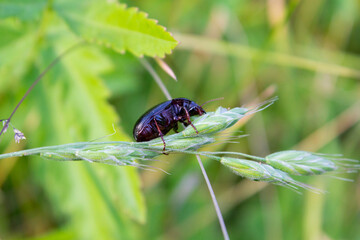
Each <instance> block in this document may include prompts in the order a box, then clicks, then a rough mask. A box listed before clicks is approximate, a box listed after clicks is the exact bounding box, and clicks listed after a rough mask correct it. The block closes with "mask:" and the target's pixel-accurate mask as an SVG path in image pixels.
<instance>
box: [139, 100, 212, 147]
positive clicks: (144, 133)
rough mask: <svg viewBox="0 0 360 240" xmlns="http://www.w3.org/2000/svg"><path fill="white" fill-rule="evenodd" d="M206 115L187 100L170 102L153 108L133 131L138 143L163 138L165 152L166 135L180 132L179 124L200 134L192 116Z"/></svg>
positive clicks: (141, 118)
mask: <svg viewBox="0 0 360 240" xmlns="http://www.w3.org/2000/svg"><path fill="white" fill-rule="evenodd" d="M205 113H206V112H205V110H204V109H203V108H202V107H201V106H199V105H198V104H196V103H195V102H194V101H191V100H189V99H187V98H175V99H172V100H168V101H166V102H163V103H160V104H158V105H156V106H155V107H153V108H151V109H150V110H148V111H147V112H145V113H144V114H143V115H142V116H141V117H140V118H139V119H138V120H137V122H136V123H135V126H134V129H133V136H134V139H135V141H137V142H146V141H150V140H152V139H154V138H158V137H161V140H162V141H163V143H164V148H163V151H165V147H166V143H165V140H164V137H163V136H164V135H166V134H167V133H168V132H169V131H170V130H171V129H174V131H175V132H178V131H177V130H178V122H181V123H183V124H184V125H185V126H188V125H191V126H192V127H193V128H194V129H195V131H196V133H199V132H198V131H197V129H196V127H195V126H194V125H193V124H192V123H191V121H190V116H194V115H202V114H205Z"/></svg>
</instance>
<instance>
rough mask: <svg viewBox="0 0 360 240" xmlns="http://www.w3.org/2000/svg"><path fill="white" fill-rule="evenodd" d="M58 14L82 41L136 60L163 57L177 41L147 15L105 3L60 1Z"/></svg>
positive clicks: (57, 4)
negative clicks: (125, 53) (145, 57)
mask: <svg viewBox="0 0 360 240" xmlns="http://www.w3.org/2000/svg"><path fill="white" fill-rule="evenodd" d="M54 9H55V11H56V12H57V13H58V14H59V15H60V16H61V17H62V18H63V19H64V20H65V21H66V23H67V24H68V26H69V28H70V29H71V30H72V31H73V32H74V33H76V34H77V35H79V36H80V37H81V38H83V39H85V40H87V41H91V42H94V43H96V44H100V45H104V46H106V47H110V48H112V49H114V50H115V51H117V52H120V53H123V52H124V51H130V52H131V53H133V54H134V55H136V56H142V55H147V56H151V57H155V56H158V57H164V56H165V54H169V53H171V51H172V49H174V47H175V46H176V45H177V41H176V40H175V39H174V38H173V37H172V36H171V34H170V33H169V32H167V31H166V30H165V28H164V27H162V26H160V25H158V24H157V23H156V21H155V20H153V19H148V18H147V14H146V13H144V12H139V11H138V10H137V9H136V8H126V6H125V5H124V4H119V3H116V2H113V3H109V2H106V1H96V0H92V1H59V2H57V3H55V6H54Z"/></svg>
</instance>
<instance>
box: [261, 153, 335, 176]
mask: <svg viewBox="0 0 360 240" xmlns="http://www.w3.org/2000/svg"><path fill="white" fill-rule="evenodd" d="M265 159H266V161H265V162H266V163H267V164H269V165H271V166H273V167H275V168H277V169H280V170H282V171H284V172H287V173H289V174H293V175H319V174H323V173H325V172H330V171H335V170H337V169H338V166H336V164H335V162H334V161H335V160H330V159H328V158H327V157H326V155H317V154H315V153H310V152H305V151H295V150H289V151H281V152H276V153H273V154H270V155H268V156H266V157H265Z"/></svg>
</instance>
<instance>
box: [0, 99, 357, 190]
mask: <svg viewBox="0 0 360 240" xmlns="http://www.w3.org/2000/svg"><path fill="white" fill-rule="evenodd" d="M275 100H276V98H273V99H271V100H269V101H266V102H264V103H262V104H260V105H258V106H256V107H255V108H244V107H241V108H239V107H237V108H232V109H226V108H223V107H219V108H218V109H217V110H216V111H215V112H208V113H207V114H204V115H202V116H199V117H197V118H195V119H193V124H194V126H195V127H196V129H197V130H198V132H199V134H197V133H196V132H195V130H194V128H193V127H192V126H188V127H187V128H185V129H184V130H183V131H182V132H180V133H177V134H173V135H169V136H165V137H164V140H165V142H166V152H167V153H184V154H192V155H201V156H204V157H208V158H210V159H212V160H216V161H219V162H220V163H221V164H222V165H224V166H226V167H228V168H230V169H231V170H232V171H233V172H234V173H236V174H237V175H240V176H242V177H245V178H249V179H251V180H254V181H265V182H271V183H275V184H279V185H283V186H286V187H289V188H291V189H294V190H297V189H298V188H305V189H308V190H311V191H314V192H320V190H318V189H315V188H312V187H311V186H308V185H306V184H303V183H301V182H299V181H296V180H294V179H293V178H292V177H291V176H290V175H298V176H306V175H319V174H324V173H327V172H334V171H338V170H339V169H343V170H346V171H347V172H349V171H350V170H351V171H353V170H356V169H358V168H359V165H358V164H356V163H357V162H356V163H355V162H352V161H351V160H349V159H341V158H339V157H338V156H334V155H324V154H315V153H310V152H305V151H294V150H289V151H281V152H276V153H273V154H270V155H268V156H266V157H265V158H263V157H257V156H252V155H248V154H244V153H240V152H201V151H198V149H199V148H200V147H202V146H204V145H207V144H212V143H215V142H216V133H218V132H220V131H223V130H225V129H227V128H229V127H231V126H232V125H234V124H235V123H236V122H237V121H239V120H240V119H241V118H243V117H244V116H246V115H249V114H252V113H256V112H258V111H261V110H262V109H265V108H266V107H268V106H269V105H271V104H272V103H273V102H274V101H275ZM163 147H164V146H163V142H162V140H161V139H159V138H158V139H154V140H151V141H148V142H80V143H72V144H65V145H58V146H48V147H41V148H34V149H28V150H23V151H18V152H13V153H6V154H0V159H3V158H8V157H22V156H28V155H39V156H40V157H42V158H45V159H48V160H60V161H88V162H96V163H105V164H111V165H117V166H135V167H139V168H144V167H146V165H144V164H142V163H140V161H148V160H152V159H154V158H155V157H157V156H159V155H162V154H163ZM229 155H235V156H238V157H239V158H237V157H229ZM346 171H345V172H346Z"/></svg>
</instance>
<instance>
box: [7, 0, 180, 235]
mask: <svg viewBox="0 0 360 240" xmlns="http://www.w3.org/2000/svg"><path fill="white" fill-rule="evenodd" d="M0 18H3V19H4V20H2V22H1V23H0V32H1V35H2V36H4V37H1V40H0V73H1V74H2V76H3V77H2V78H1V80H0V83H1V89H0V93H1V94H2V96H1V99H4V98H6V99H7V101H6V105H5V101H1V104H0V107H1V109H2V111H1V112H2V113H4V115H5V114H10V108H11V107H15V105H16V103H15V101H14V100H15V99H13V98H12V97H11V94H16V96H18V95H19V94H23V90H22V89H24V90H26V89H27V88H28V87H29V86H30V84H31V83H32V82H33V81H34V80H35V78H36V76H37V75H38V74H39V73H40V72H41V71H43V70H44V69H45V68H46V67H47V66H48V65H49V63H50V62H51V61H52V60H53V59H55V58H56V57H57V56H59V55H60V54H61V53H62V52H64V51H65V50H66V49H67V48H69V46H71V45H74V44H76V43H78V42H79V38H82V39H85V40H91V41H93V42H95V43H97V44H98V43H101V44H103V45H105V46H106V47H110V49H111V50H116V51H117V52H124V51H129V52H131V53H133V54H135V55H137V56H140V55H148V56H159V57H163V56H164V55H165V54H167V53H170V52H171V50H172V49H173V48H174V47H175V46H176V44H177V42H176V41H175V40H174V39H173V38H172V37H171V35H170V34H169V33H168V32H166V31H165V29H164V28H163V27H162V26H160V25H157V24H156V22H155V21H154V20H151V19H147V17H146V14H145V13H142V12H139V11H137V10H136V9H134V8H127V7H125V5H119V4H117V3H106V2H103V1H91V2H90V1H76V2H72V1H68V2H64V1H49V2H48V1H41V0H36V1H20V0H17V1H0ZM19 20H20V21H19ZM64 23H66V25H65V24H64ZM69 29H70V30H71V31H74V33H76V34H78V35H79V37H76V36H74V35H73V33H72V32H71V31H69ZM113 68H114V66H113V64H112V63H111V61H109V58H108V56H106V54H104V53H103V52H102V51H101V50H99V49H97V48H94V47H92V46H91V45H86V44H82V45H81V46H79V47H78V48H77V49H76V50H74V51H73V53H71V55H70V56H67V57H64V58H63V59H61V63H60V64H58V65H57V66H56V67H55V68H54V69H52V70H51V71H50V72H49V73H48V74H47V75H46V76H45V78H44V79H42V81H41V83H40V85H38V86H37V87H36V88H35V89H34V91H33V92H32V93H31V94H30V97H29V98H28V99H27V100H26V101H25V102H24V104H23V105H22V106H21V108H22V109H23V112H20V111H19V112H20V113H16V116H17V117H19V118H18V119H21V118H22V117H24V118H28V119H29V121H30V123H31V124H30V125H29V126H28V127H24V126H26V123H24V122H23V123H21V121H18V120H17V119H15V118H16V117H15V118H14V119H13V122H14V124H16V125H17V126H19V127H21V128H25V129H27V130H25V131H26V132H27V133H29V134H30V135H32V136H33V137H31V138H30V136H29V145H28V146H27V147H30V146H36V145H37V146H39V145H46V144H45V143H61V142H62V143H65V142H74V141H79V140H85V139H95V138H98V137H101V136H104V135H107V134H109V133H111V132H112V131H113V128H112V125H113V124H116V123H118V121H119V118H118V116H117V115H116V113H115V112H114V109H113V108H112V106H110V105H109V103H108V98H109V94H110V93H109V90H108V89H107V88H106V86H105V84H104V82H103V78H102V76H101V75H102V74H104V73H105V72H108V71H111V69H113ZM16 89H17V90H16ZM15 92H17V93H15ZM10 99H13V100H12V101H10ZM16 99H17V98H16ZM30 106H31V107H30ZM34 116H41V117H40V118H39V117H35V118H34ZM2 117H5V116H2ZM24 118H22V119H24ZM24 124H25V125H24ZM128 138H129V137H128V136H127V135H126V134H125V133H124V132H123V131H122V130H121V129H119V128H117V134H116V135H114V136H111V137H109V139H112V140H125V139H128ZM4 142H6V140H5V141H2V144H4ZM3 147H4V145H2V148H1V149H4V148H3ZM29 165H30V168H29V170H30V172H29V173H28V174H30V175H32V174H33V177H32V179H33V183H34V184H36V185H37V186H39V187H41V189H42V190H43V191H44V193H45V194H46V199H47V201H49V204H50V205H51V206H52V207H51V209H52V210H51V211H52V212H53V213H54V218H55V219H68V220H67V221H65V222H64V223H62V224H61V226H62V228H66V229H67V231H68V232H69V233H71V235H72V236H74V238H76V239H114V238H122V239H134V238H135V239H137V238H139V235H140V232H139V231H137V230H136V229H137V226H138V224H139V223H144V222H145V221H146V207H145V204H144V197H143V194H142V192H141V189H140V180H139V177H138V174H137V172H136V169H135V168H113V167H110V166H93V165H89V164H86V163H82V164H73V165H68V164H58V163H53V162H50V161H45V162H37V161H31V162H30V163H29ZM1 174H5V173H4V172H2V173H1ZM45 179H46V180H45ZM44 200H45V199H44ZM8 231H9V230H8ZM4 233H5V235H1V236H0V237H3V236H8V235H11V234H10V232H9V233H6V231H5V232H4Z"/></svg>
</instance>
